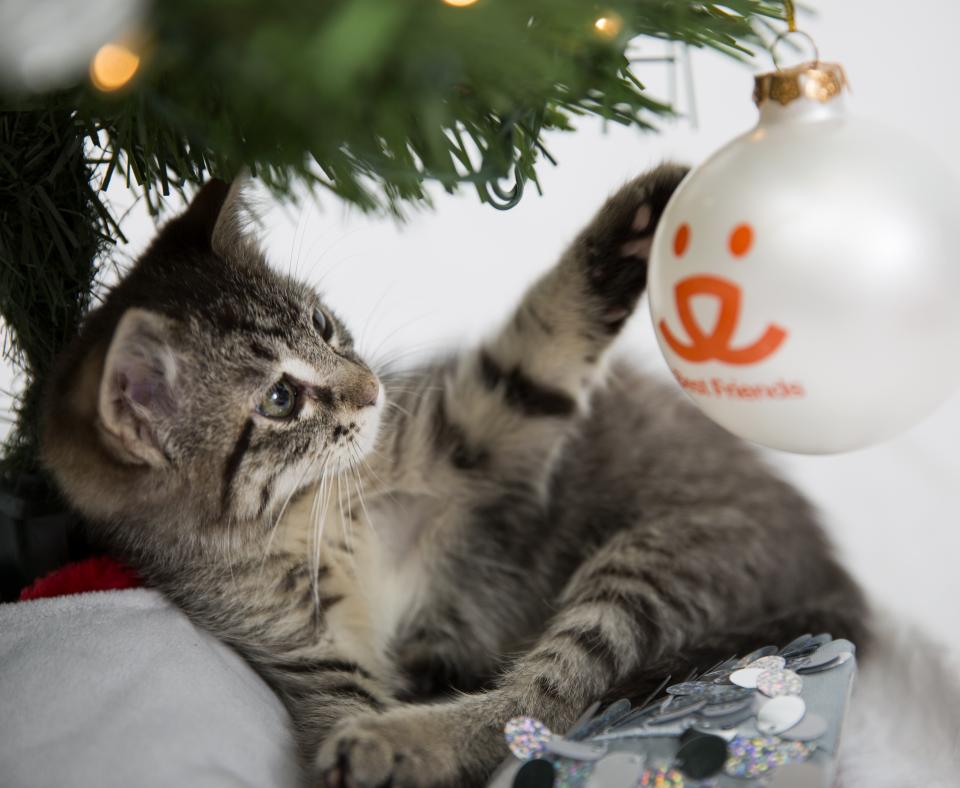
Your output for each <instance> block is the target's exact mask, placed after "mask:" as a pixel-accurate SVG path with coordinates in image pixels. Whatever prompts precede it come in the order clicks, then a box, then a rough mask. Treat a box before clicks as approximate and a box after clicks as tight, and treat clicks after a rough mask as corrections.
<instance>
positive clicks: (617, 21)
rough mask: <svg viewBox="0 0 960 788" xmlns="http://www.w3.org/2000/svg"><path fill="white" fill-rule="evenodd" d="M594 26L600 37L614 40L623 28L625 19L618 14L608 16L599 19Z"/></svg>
mask: <svg viewBox="0 0 960 788" xmlns="http://www.w3.org/2000/svg"><path fill="white" fill-rule="evenodd" d="M593 26H594V28H595V29H596V31H597V32H598V33H599V34H600V35H602V36H606V37H607V38H613V37H614V36H616V35H617V33H619V32H620V29H621V28H622V27H623V19H621V18H620V17H619V16H618V15H617V14H607V15H606V16H601V17H600V18H599V19H597V21H596V22H594V23H593Z"/></svg>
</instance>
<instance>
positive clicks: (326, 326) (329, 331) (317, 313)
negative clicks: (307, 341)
mask: <svg viewBox="0 0 960 788" xmlns="http://www.w3.org/2000/svg"><path fill="white" fill-rule="evenodd" d="M313 327H314V328H315V329H317V333H318V334H320V336H322V337H323V341H324V342H329V341H330V337H332V336H333V321H331V320H329V319H328V318H327V316H326V315H325V314H324V313H323V310H322V309H314V310H313Z"/></svg>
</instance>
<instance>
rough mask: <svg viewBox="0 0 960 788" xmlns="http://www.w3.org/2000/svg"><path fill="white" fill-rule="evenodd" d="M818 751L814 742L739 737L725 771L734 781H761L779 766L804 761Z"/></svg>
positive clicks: (732, 748)
mask: <svg viewBox="0 0 960 788" xmlns="http://www.w3.org/2000/svg"><path fill="white" fill-rule="evenodd" d="M815 749H816V744H815V743H813V742H800V741H794V742H785V741H783V740H782V739H780V738H777V737H776V736H758V737H754V738H746V737H741V736H738V737H737V738H735V739H734V740H733V741H732V742H730V744H729V745H728V752H729V753H730V757H729V758H727V762H726V763H725V764H724V767H723V770H724V771H725V772H726V773H727V774H729V775H730V776H731V777H748V778H753V777H759V776H760V775H762V774H766V773H767V772H768V771H770V770H771V769H776V768H777V767H778V766H783V765H785V764H788V763H800V762H801V761H805V760H807V758H809V757H810V755H811V754H812V753H813V751H814V750H815Z"/></svg>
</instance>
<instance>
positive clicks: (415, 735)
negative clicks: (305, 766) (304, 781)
mask: <svg viewBox="0 0 960 788" xmlns="http://www.w3.org/2000/svg"><path fill="white" fill-rule="evenodd" d="M477 722H478V720H477V718H476V717H473V716H472V715H470V716H464V715H463V714H462V713H458V712H457V710H456V707H454V706H452V705H444V704H439V705H432V706H426V705H425V706H404V707H400V708H397V709H394V710H392V711H388V712H386V713H384V714H370V715H365V716H361V717H356V718H353V719H349V720H345V721H344V722H343V723H341V724H340V725H339V726H337V728H335V729H334V730H333V732H332V733H331V734H330V736H329V737H328V738H327V740H326V741H325V742H324V744H323V746H322V747H321V748H320V752H319V754H318V755H317V758H316V760H315V775H316V779H315V784H316V785H317V786H322V787H323V788H387V786H389V788H431V787H434V788H436V787H437V786H468V785H482V784H483V780H484V779H485V778H486V777H487V775H488V774H489V773H490V772H491V771H492V770H493V769H494V768H495V767H496V765H497V763H498V762H499V761H500V759H501V758H502V757H503V756H504V755H505V754H506V746H505V745H504V744H503V737H502V736H496V735H492V736H488V735H486V734H487V733H488V732H489V731H494V730H500V729H502V726H500V727H499V728H497V727H496V726H493V727H491V726H488V725H483V724H480V725H478V724H477ZM488 739H489V741H488Z"/></svg>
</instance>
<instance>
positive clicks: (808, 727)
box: [780, 712, 830, 741]
mask: <svg viewBox="0 0 960 788" xmlns="http://www.w3.org/2000/svg"><path fill="white" fill-rule="evenodd" d="M829 727H830V726H829V725H828V724H827V721H826V720H825V719H824V718H823V717H821V716H820V715H819V714H813V713H812V712H807V714H806V715H805V716H804V718H803V719H802V720H800V722H798V723H797V724H796V725H794V726H793V727H792V728H790V729H789V730H785V731H783V732H782V733H781V734H780V737H781V738H783V739H791V740H793V741H811V740H813V739H819V738H820V737H821V736H823V734H825V733H826V732H827V730H828V728H829Z"/></svg>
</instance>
